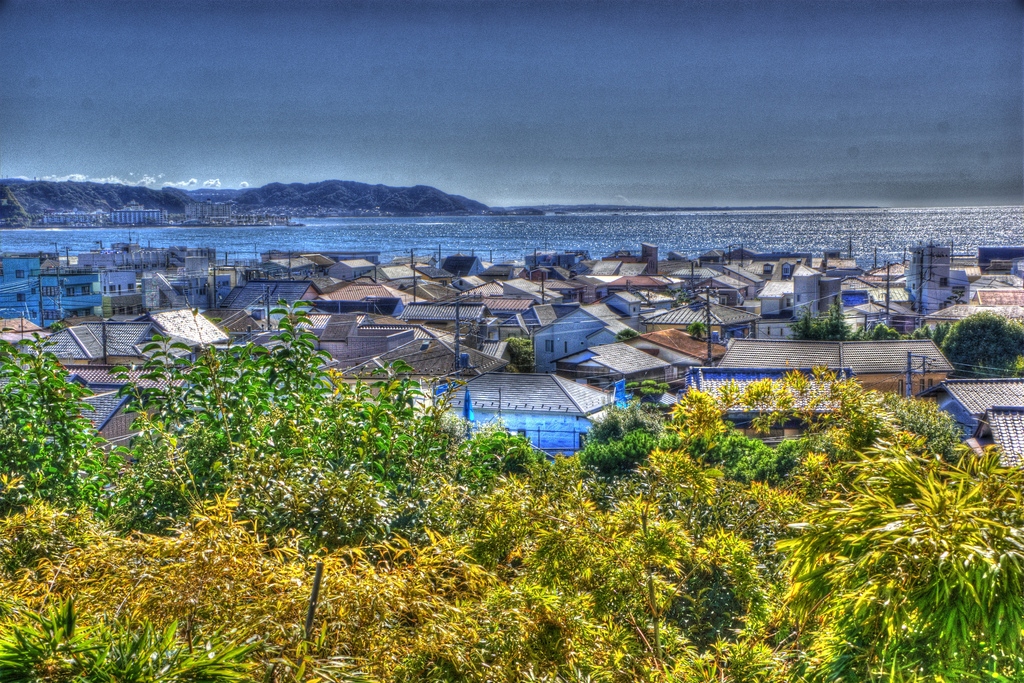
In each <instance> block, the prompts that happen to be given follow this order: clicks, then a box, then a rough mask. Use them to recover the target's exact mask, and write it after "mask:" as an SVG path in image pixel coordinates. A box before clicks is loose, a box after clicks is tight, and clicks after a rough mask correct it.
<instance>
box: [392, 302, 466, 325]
mask: <svg viewBox="0 0 1024 683" xmlns="http://www.w3.org/2000/svg"><path fill="white" fill-rule="evenodd" d="M455 313H456V311H455V304H434V303H427V304H420V303H416V304H407V305H406V306H405V308H403V309H402V313H401V314H400V315H399V316H398V317H399V319H401V320H439V321H443V322H448V321H452V322H454V321H455ZM458 314H459V320H460V321H462V320H465V321H467V322H469V321H470V320H479V319H480V318H482V317H483V316H484V305H483V304H460V305H459V310H458Z"/></svg>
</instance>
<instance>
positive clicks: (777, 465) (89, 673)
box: [0, 311, 1024, 682]
mask: <svg viewBox="0 0 1024 683" xmlns="http://www.w3.org/2000/svg"><path fill="white" fill-rule="evenodd" d="M287 313H289V314H290V315H289V317H286V318H285V319H284V321H283V323H282V326H281V327H282V329H281V332H280V339H279V340H278V342H279V343H278V344H277V345H275V346H273V347H271V348H263V347H252V346H249V347H246V348H244V349H232V352H231V353H227V352H223V351H218V350H214V349H207V350H206V351H205V352H204V353H202V354H201V355H200V357H199V358H198V359H197V360H195V361H188V360H183V359H181V358H180V357H178V356H177V355H176V354H175V353H174V351H175V349H174V348H173V344H170V343H169V342H157V343H155V346H154V347H153V348H152V349H151V350H152V351H154V354H153V358H152V360H151V361H150V362H148V363H147V365H146V367H145V377H146V379H148V380H150V381H151V382H152V383H153V386H154V387H156V388H152V389H146V390H144V391H139V390H136V391H134V392H132V394H133V396H134V399H133V400H134V402H135V404H136V408H137V410H139V414H140V415H144V417H143V418H141V419H140V421H139V423H138V424H137V427H139V428H141V432H140V433H139V435H138V436H137V437H136V438H135V439H134V440H133V441H132V442H131V444H130V447H127V448H121V449H118V450H115V451H112V452H108V451H104V450H103V449H102V448H101V443H100V442H99V440H98V439H97V437H96V434H95V432H94V430H93V429H92V428H91V426H90V425H89V423H88V422H87V421H85V420H84V419H83V418H82V417H81V403H80V400H81V394H82V389H81V388H80V387H79V386H78V385H75V384H69V383H67V382H66V381H65V374H64V371H63V369H62V368H61V367H60V366H59V364H58V363H57V361H56V358H55V357H53V356H52V355H50V354H48V353H46V352H45V350H42V351H43V352H42V353H38V351H40V349H37V350H36V351H37V353H21V352H19V351H18V350H17V349H15V348H14V347H12V346H10V345H9V344H6V343H2V344H3V345H2V347H0V378H2V380H3V382H0V452H2V453H3V455H4V457H3V458H2V460H0V680H4V681H8V680H10V681H54V682H56V681H156V680H161V681H181V682H184V681H224V682H228V681H481V682H483V681H508V682H512V681H531V680H533V681H622V682H626V681H694V682H697V681H764V682H771V681H790V680H813V681H871V680H877V681H882V680H885V681H890V680H899V681H939V680H948V681H953V680H955V681H983V680H984V681H993V680H1004V681H1020V680H1022V679H1024V668H1022V667H1024V665H1022V657H1024V633H1022V628H1024V575H1022V574H1024V543H1022V540H1024V539H1022V537H1021V534H1022V531H1021V529H1022V528H1024V519H1022V517H1024V506H1022V502H1024V501H1022V500H1021V495H1022V493H1021V492H1022V484H1024V476H1022V473H1021V472H1020V471H1019V470H1008V469H1004V468H1001V467H1000V466H999V465H998V460H997V458H995V457H984V458H977V457H975V456H974V455H973V454H971V453H970V452H969V451H964V450H962V449H960V448H959V447H958V446H953V445H951V444H950V443H949V441H948V439H947V438H946V437H947V436H948V434H947V432H948V429H947V428H948V427H949V425H948V424H945V423H944V422H943V420H942V418H941V416H936V415H934V414H931V413H929V412H928V411H927V410H924V411H922V410H921V409H917V408H915V407H913V406H914V405H916V404H909V403H904V402H906V401H907V399H888V400H887V401H883V397H882V396H880V395H878V394H876V393H873V392H865V391H863V390H861V389H860V388H859V387H858V386H857V385H856V384H855V383H853V382H850V381H834V382H833V383H832V385H831V386H832V388H831V390H830V392H828V394H827V395H812V394H811V393H810V390H809V385H808V384H807V382H806V380H804V379H802V378H801V377H800V376H799V375H793V376H792V377H790V378H788V379H787V380H786V382H785V385H783V384H779V383H772V382H769V381H765V382H762V383H758V384H756V385H754V386H752V387H751V388H750V389H748V390H747V391H746V392H743V393H741V392H739V391H738V390H735V391H726V392H724V394H723V396H722V397H720V398H712V397H710V396H708V395H705V394H701V393H698V392H692V393H690V394H689V395H688V396H687V397H686V399H685V400H684V401H683V402H682V403H681V404H680V405H679V406H678V407H677V408H676V409H675V410H674V412H673V414H672V415H671V417H670V419H668V420H667V421H665V420H664V419H663V418H661V417H660V416H659V415H658V414H655V413H649V412H646V411H645V410H644V409H642V408H641V407H640V406H631V407H629V408H626V409H619V410H616V411H614V412H613V414H612V415H611V416H610V417H609V421H607V422H606V423H602V426H601V428H600V429H596V430H594V433H593V434H592V443H593V445H591V446H588V449H587V452H586V454H585V455H581V457H579V458H556V459H555V460H554V461H548V460H547V459H545V458H543V457H538V455H537V454H536V452H535V451H534V450H533V449H532V448H531V447H530V446H529V444H528V443H527V442H526V441H525V440H523V439H521V438H519V437H517V436H515V435H512V434H509V433H507V432H506V431H505V430H503V429H502V428H501V427H500V425H491V426H488V427H484V428H481V429H479V430H478V431H477V432H476V433H474V435H473V436H472V437H471V438H468V439H467V438H465V434H466V430H465V424H464V423H462V422H461V421H460V420H458V419H456V418H453V417H451V416H449V415H447V413H446V411H445V410H444V407H443V406H438V407H428V408H422V407H418V406H419V402H418V400H417V399H418V398H420V396H421V392H422V391H423V390H422V389H421V388H420V387H419V386H418V385H417V384H416V383H415V382H412V381H409V380H407V379H403V378H402V374H401V373H402V371H404V370H408V369H409V368H407V367H403V366H401V365H398V366H395V367H392V368H391V369H390V370H389V371H388V372H386V373H383V374H381V376H380V378H379V381H377V382H375V383H373V384H371V385H365V384H356V385H351V384H346V383H343V382H341V381H340V379H339V378H338V377H337V376H335V375H333V374H332V373H331V372H329V371H323V370H321V369H320V363H321V360H322V358H321V357H320V355H319V354H318V353H317V352H316V351H315V350H314V348H313V345H312V339H311V338H310V336H309V335H308V334H305V333H303V332H302V331H301V328H300V327H299V326H298V323H299V322H301V320H302V317H303V316H302V314H301V313H297V312H294V311H292V312H287ZM821 378H826V376H825V375H822V377H821ZM794 396H795V397H797V398H801V399H804V400H802V401H797V400H794ZM823 402H828V405H829V406H830V407H832V408H833V410H832V411H830V412H828V413H817V412H814V411H813V409H814V408H815V407H820V406H821V405H822V403H823ZM739 404H742V405H748V406H758V408H759V409H760V411H761V412H760V416H759V417H758V418H757V421H756V425H757V426H758V427H760V428H763V429H767V428H769V427H770V426H771V425H772V424H775V423H777V422H778V421H779V420H781V419H788V418H793V417H800V418H803V419H805V420H806V421H807V424H808V426H809V430H808V433H807V435H806V436H805V437H804V438H801V439H799V440H793V441H787V442H785V443H784V444H783V445H782V446H779V447H778V448H770V447H768V446H765V445H764V444H763V443H761V442H760V441H757V440H752V439H748V438H747V437H745V436H743V435H741V434H739V433H737V432H736V431H735V430H734V429H733V428H732V427H731V426H730V425H729V424H727V423H726V422H724V421H723V419H722V415H723V412H724V410H725V409H726V408H728V407H729V406H731V405H739ZM908 430H916V431H908ZM932 439H936V440H937V443H938V442H939V440H941V443H942V449H943V451H944V452H943V454H942V457H939V455H937V454H936V453H934V452H933V451H932V450H931V448H930V441H931V440H932ZM602 449H603V450H602ZM946 451H948V452H946ZM317 563H322V576H323V581H322V585H321V586H320V590H319V599H318V604H317V605H316V609H315V613H314V618H313V621H312V625H311V628H310V630H309V632H308V633H307V632H306V629H305V622H306V617H307V609H308V607H309V601H310V596H311V593H312V584H313V580H314V575H315V573H316V566H317Z"/></svg>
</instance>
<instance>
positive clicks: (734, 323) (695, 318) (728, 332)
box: [640, 301, 758, 341]
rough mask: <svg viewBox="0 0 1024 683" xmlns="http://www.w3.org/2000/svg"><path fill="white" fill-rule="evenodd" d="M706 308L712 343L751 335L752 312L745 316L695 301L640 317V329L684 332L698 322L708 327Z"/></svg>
mask: <svg viewBox="0 0 1024 683" xmlns="http://www.w3.org/2000/svg"><path fill="white" fill-rule="evenodd" d="M705 305H706V306H707V308H708V309H710V319H711V325H710V327H711V329H710V330H709V331H708V333H709V334H710V335H711V339H712V340H714V341H719V340H725V339H731V338H733V337H746V336H747V335H749V334H750V328H751V325H753V324H754V323H755V322H756V321H757V319H758V316H757V314H755V313H748V312H747V311H744V310H741V309H738V308H732V307H730V306H722V305H721V304H715V303H708V304H705V302H702V301H698V302H695V303H693V304H691V305H688V306H677V307H676V308H673V309H670V310H668V311H664V312H656V313H653V314H649V315H644V316H641V324H640V326H641V328H643V331H644V332H657V331H658V330H671V329H682V330H685V329H686V328H687V327H688V326H689V325H691V324H692V323H701V324H702V325H705V326H707V321H708V317H709V314H708V313H707V312H705Z"/></svg>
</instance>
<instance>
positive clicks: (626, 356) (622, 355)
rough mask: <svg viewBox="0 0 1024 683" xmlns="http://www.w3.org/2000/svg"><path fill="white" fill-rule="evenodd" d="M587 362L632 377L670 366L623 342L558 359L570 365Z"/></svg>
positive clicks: (600, 346) (603, 345)
mask: <svg viewBox="0 0 1024 683" xmlns="http://www.w3.org/2000/svg"><path fill="white" fill-rule="evenodd" d="M588 361H591V362H595V363H599V364H601V365H603V366H605V367H606V368H608V369H609V370H611V371H612V372H616V373H620V374H623V375H632V374H634V373H637V372H647V371H649V370H663V369H664V368H667V367H670V366H671V364H670V363H667V362H665V361H663V360H662V359H660V358H658V357H657V356H653V355H651V354H649V353H647V352H646V351H641V350H640V349H637V348H634V347H632V346H630V345H629V344H625V343H623V342H615V343H613V344H601V345H599V346H591V347H590V348H589V349H587V350H586V351H580V352H578V353H574V354H572V355H570V356H568V357H566V358H562V359H559V362H570V363H584V362H588Z"/></svg>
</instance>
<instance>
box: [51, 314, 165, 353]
mask: <svg viewBox="0 0 1024 683" xmlns="http://www.w3.org/2000/svg"><path fill="white" fill-rule="evenodd" d="M104 334H105V336H106V355H109V356H140V355H141V354H142V346H144V345H145V343H146V342H148V341H149V340H150V339H151V338H152V337H153V325H152V324H151V323H148V322H127V323H126V322H107V323H82V324H81V325H74V326H72V327H68V328H66V329H63V330H61V331H60V332H56V333H54V334H52V335H50V337H49V340H48V341H50V342H51V343H52V344H53V346H51V347H49V348H48V349H47V350H48V351H51V352H53V354H54V355H56V356H57V357H58V358H77V359H94V358H102V357H103V355H104V353H103V349H104V340H103V338H104Z"/></svg>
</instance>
